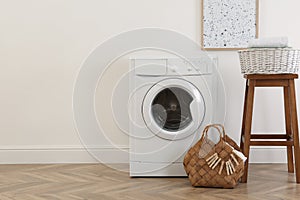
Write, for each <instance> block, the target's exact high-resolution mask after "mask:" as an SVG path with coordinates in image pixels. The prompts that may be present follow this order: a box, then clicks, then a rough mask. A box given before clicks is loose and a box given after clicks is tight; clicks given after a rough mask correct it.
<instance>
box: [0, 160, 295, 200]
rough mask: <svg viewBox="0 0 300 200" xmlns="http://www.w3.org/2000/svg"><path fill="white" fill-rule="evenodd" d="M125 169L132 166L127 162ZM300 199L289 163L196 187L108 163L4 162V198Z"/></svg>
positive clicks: (0, 183) (0, 172)
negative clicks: (226, 184)
mask: <svg viewBox="0 0 300 200" xmlns="http://www.w3.org/2000/svg"><path fill="white" fill-rule="evenodd" d="M122 166H123V167H124V168H126V167H127V166H125V165H122ZM11 199H18V200H41V199H50V200H56V199H63V200H69V199H75V200H76V199H96V200H98V199H99V200H102V199H103V200H116V199H128V200H134V199H136V200H162V199H170V200H183V199H188V200H193V199H197V200H202V199H208V200H216V199H239V200H243V199H253V200H258V199H259V200H261V199H270V200H277V199H287V200H292V199H300V184H298V185H297V184H296V183H295V175H294V174H288V172H287V169H286V165H282V164H271V165H270V164H268V165H266V164H264V165H258V164H256V165H250V169H249V180H248V183H247V184H239V185H238V187H237V188H235V189H212V188H194V187H192V186H191V185H190V184H189V181H188V179H187V178H130V177H129V176H128V173H126V172H120V171H116V170H113V169H111V168H108V167H106V166H105V165H102V164H49V165H0V200H11Z"/></svg>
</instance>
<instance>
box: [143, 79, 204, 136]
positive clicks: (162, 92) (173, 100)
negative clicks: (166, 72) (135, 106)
mask: <svg viewBox="0 0 300 200" xmlns="http://www.w3.org/2000/svg"><path fill="white" fill-rule="evenodd" d="M142 112H143V117H144V121H145V124H146V126H147V128H149V129H150V130H151V131H152V133H154V134H155V135H157V136H159V137H161V138H164V139H168V140H178V139H183V138H185V137H187V136H189V135H191V134H193V133H194V132H195V131H196V130H197V129H198V128H199V127H200V125H201V124H202V121H203V119H204V117H205V102H204V99H203V96H202V94H201V92H200V91H199V89H198V88H197V87H195V86H194V85H193V84H192V83H190V82H189V81H187V80H184V79H175V78H174V79H165V80H162V81H160V82H158V83H156V84H155V85H154V86H152V87H151V88H150V89H149V91H148V92H147V94H146V96H145V98H144V101H143V108H142Z"/></svg>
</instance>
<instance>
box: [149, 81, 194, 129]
mask: <svg viewBox="0 0 300 200" xmlns="http://www.w3.org/2000/svg"><path fill="white" fill-rule="evenodd" d="M192 101H193V97H192V96H191V95H190V94H189V93H188V92H187V91H186V90H184V89H182V88H179V87H170V88H166V89H163V90H162V91H160V92H159V93H158V94H157V95H156V97H155V98H154V100H153V102H152V105H151V106H152V108H151V111H152V116H153V119H154V121H155V122H156V123H157V124H158V125H159V126H160V127H161V128H162V129H164V130H167V131H178V130H182V129H184V128H186V127H187V126H188V125H189V124H190V123H191V122H192V120H193V117H192V114H191V111H190V104H191V102H192Z"/></svg>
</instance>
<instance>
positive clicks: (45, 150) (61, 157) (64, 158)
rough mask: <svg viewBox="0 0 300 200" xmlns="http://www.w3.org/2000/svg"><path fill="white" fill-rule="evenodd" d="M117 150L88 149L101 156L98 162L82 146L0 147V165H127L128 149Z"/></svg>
mask: <svg viewBox="0 0 300 200" xmlns="http://www.w3.org/2000/svg"><path fill="white" fill-rule="evenodd" d="M118 148H119V149H121V151H120V150H118V149H117V148H116V147H112V146H100V147H93V148H90V149H91V150H92V151H93V152H96V153H97V155H101V156H100V157H101V161H98V160H97V159H95V158H94V157H93V156H91V154H90V153H89V152H88V151H87V150H86V149H85V148H84V147H83V146H29V145H26V146H0V164H46V163H99V162H102V163H128V160H129V156H128V153H127V152H128V147H126V146H121V147H118Z"/></svg>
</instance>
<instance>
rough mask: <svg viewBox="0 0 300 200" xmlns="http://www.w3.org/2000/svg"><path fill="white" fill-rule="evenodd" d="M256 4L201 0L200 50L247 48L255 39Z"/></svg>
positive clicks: (254, 1) (248, 0) (242, 0)
mask: <svg viewBox="0 0 300 200" xmlns="http://www.w3.org/2000/svg"><path fill="white" fill-rule="evenodd" d="M258 4H259V2H258V0H228V1H221V0H202V17H201V18H202V19H201V43H202V44H201V45H202V49H205V50H235V49H243V48H247V46H248V42H249V41H250V40H252V39H254V38H257V37H258V10H259V9H258V6H259V5H258Z"/></svg>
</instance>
